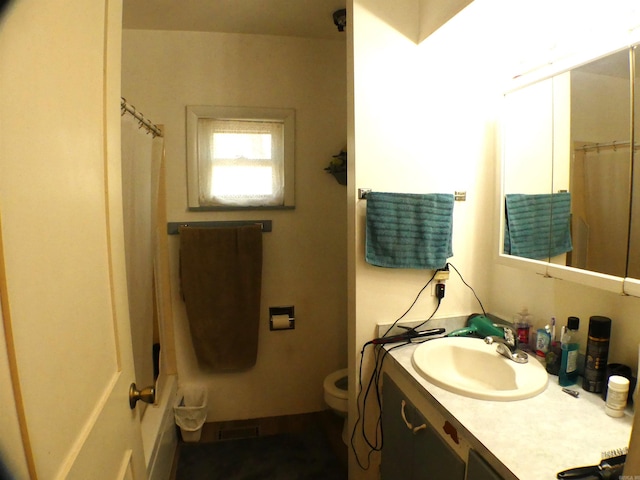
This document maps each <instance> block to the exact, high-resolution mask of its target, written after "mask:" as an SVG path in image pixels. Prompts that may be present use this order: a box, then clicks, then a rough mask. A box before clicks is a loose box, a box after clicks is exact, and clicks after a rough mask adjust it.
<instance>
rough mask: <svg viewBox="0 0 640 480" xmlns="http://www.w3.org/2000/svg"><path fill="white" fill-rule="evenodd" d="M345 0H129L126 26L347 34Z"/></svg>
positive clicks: (335, 36) (300, 34)
mask: <svg viewBox="0 0 640 480" xmlns="http://www.w3.org/2000/svg"><path fill="white" fill-rule="evenodd" d="M345 3H346V0H124V10H123V27H124V28H128V29H142V30H186V31H200V32H225V33H253V34H265V35H286V36H295V37H310V38H329V39H343V38H345V32H338V29H337V27H336V26H335V25H334V23H333V12H335V11H336V10H339V9H342V8H345Z"/></svg>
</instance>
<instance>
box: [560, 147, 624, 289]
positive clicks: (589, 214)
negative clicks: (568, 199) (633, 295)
mask: <svg viewBox="0 0 640 480" xmlns="http://www.w3.org/2000/svg"><path fill="white" fill-rule="evenodd" d="M581 143H582V145H584V143H583V142H581ZM582 145H581V147H580V148H576V149H575V155H574V165H573V166H572V171H571V175H572V193H573V195H572V199H573V205H572V209H571V211H572V225H571V227H572V238H573V241H574V242H573V244H574V251H573V252H572V262H571V265H572V266H576V267H580V268H587V269H588V270H593V271H595V272H602V273H608V274H610V275H618V276H622V277H623V276H625V271H626V260H627V236H628V231H627V228H628V224H629V172H630V169H629V165H630V163H629V162H630V153H629V147H628V146H618V147H615V148H614V147H602V148H594V147H589V148H586V149H585V148H583V147H582ZM612 185H615V187H614V188H612Z"/></svg>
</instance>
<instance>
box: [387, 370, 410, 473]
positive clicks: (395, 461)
mask: <svg viewBox="0 0 640 480" xmlns="http://www.w3.org/2000/svg"><path fill="white" fill-rule="evenodd" d="M403 401H404V402H405V404H404V411H405V415H407V414H408V415H411V412H410V411H409V412H408V411H407V410H409V409H408V408H407V403H406V400H405V398H404V395H403V394H402V392H401V391H400V389H399V388H398V387H397V386H396V384H395V383H393V381H391V379H390V378H389V377H388V376H387V375H385V376H384V387H383V391H382V434H383V442H384V443H383V447H382V458H381V463H380V475H381V478H382V480H408V479H411V478H413V477H412V464H413V441H414V436H413V430H410V429H409V428H408V427H407V425H406V424H405V421H404V419H403V418H402V412H403ZM407 421H409V422H411V420H410V419H407Z"/></svg>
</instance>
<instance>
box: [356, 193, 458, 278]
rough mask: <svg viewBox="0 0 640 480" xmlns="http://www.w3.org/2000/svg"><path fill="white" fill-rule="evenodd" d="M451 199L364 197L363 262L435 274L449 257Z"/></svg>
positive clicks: (391, 195)
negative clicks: (365, 220)
mask: <svg viewBox="0 0 640 480" xmlns="http://www.w3.org/2000/svg"><path fill="white" fill-rule="evenodd" d="M452 225H453V195H451V194H441V193H430V194H410V193H384V192H371V193H368V194H367V231H366V247H365V260H366V261H367V262H368V263H370V264H371V265H376V266H378V267H391V268H416V269H430V270H435V269H438V268H443V267H444V266H445V265H446V263H447V258H449V257H451V256H452V255H453V250H452V247H451V230H452Z"/></svg>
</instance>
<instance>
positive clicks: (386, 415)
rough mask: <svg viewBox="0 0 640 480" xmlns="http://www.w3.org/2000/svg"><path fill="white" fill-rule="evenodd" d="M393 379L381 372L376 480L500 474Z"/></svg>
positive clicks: (468, 479)
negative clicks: (379, 456) (379, 453)
mask: <svg viewBox="0 0 640 480" xmlns="http://www.w3.org/2000/svg"><path fill="white" fill-rule="evenodd" d="M397 380H398V383H401V384H402V385H404V382H400V380H402V379H400V378H397ZM398 383H396V381H394V379H393V378H391V377H390V376H389V375H388V374H387V373H385V374H384V383H383V388H382V432H383V435H384V438H383V440H384V443H383V448H382V460H381V465H380V474H381V475H380V478H381V480H425V479H429V480H504V479H503V477H502V476H500V475H499V474H498V473H496V472H495V470H494V469H493V468H492V467H491V466H490V465H489V463H488V462H487V461H486V460H485V459H484V458H482V456H481V455H480V454H479V453H478V452H476V451H475V450H473V449H472V448H471V446H470V444H469V443H468V441H467V439H466V438H464V437H462V436H461V435H460V434H459V433H458V430H457V429H456V428H455V427H454V426H453V425H452V424H451V423H450V422H449V421H448V420H447V419H446V418H445V417H443V416H442V415H441V414H440V413H439V412H437V411H435V410H433V408H430V407H429V405H428V403H425V399H424V397H422V398H421V397H419V396H418V397H416V396H413V395H411V394H410V391H411V387H409V386H407V385H404V386H403V387H402V388H404V389H405V390H402V389H401V387H399V386H398ZM410 397H412V398H410ZM414 402H415V403H414ZM416 403H419V406H416Z"/></svg>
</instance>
